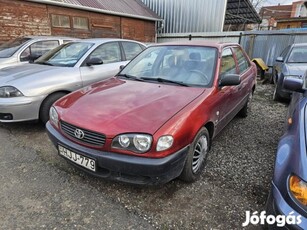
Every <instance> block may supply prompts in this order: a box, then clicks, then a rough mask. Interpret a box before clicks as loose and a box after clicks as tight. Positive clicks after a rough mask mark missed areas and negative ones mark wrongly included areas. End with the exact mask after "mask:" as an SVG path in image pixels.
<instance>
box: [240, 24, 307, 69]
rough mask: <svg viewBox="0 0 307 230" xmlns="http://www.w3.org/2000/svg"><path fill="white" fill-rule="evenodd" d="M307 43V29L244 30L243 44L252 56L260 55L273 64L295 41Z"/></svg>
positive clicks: (267, 62) (268, 63)
mask: <svg viewBox="0 0 307 230" xmlns="http://www.w3.org/2000/svg"><path fill="white" fill-rule="evenodd" d="M303 42H305V43H307V30H301V29H297V30H279V31H274V30H273V31H254V32H244V33H243V34H242V37H241V45H242V46H243V48H244V49H245V51H246V52H247V53H248V55H249V56H250V57H251V58H255V57H260V58H262V59H263V61H264V62H265V63H266V64H267V65H268V66H269V67H271V66H273V64H274V61H275V59H276V57H278V56H279V55H280V53H281V52H282V51H283V50H284V48H286V47H287V46H288V45H290V44H293V43H303Z"/></svg>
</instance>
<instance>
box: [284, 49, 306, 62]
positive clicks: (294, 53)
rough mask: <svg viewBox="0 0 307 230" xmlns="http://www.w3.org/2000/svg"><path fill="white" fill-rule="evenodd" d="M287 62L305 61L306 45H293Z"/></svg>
mask: <svg viewBox="0 0 307 230" xmlns="http://www.w3.org/2000/svg"><path fill="white" fill-rule="evenodd" d="M288 62H289V63H307V47H303V46H298V47H293V49H292V50H291V53H290V55H289V57H288Z"/></svg>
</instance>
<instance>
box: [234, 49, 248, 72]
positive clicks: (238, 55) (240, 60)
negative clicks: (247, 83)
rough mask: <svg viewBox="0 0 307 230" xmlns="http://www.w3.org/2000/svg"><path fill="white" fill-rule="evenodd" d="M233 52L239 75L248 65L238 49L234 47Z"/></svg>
mask: <svg viewBox="0 0 307 230" xmlns="http://www.w3.org/2000/svg"><path fill="white" fill-rule="evenodd" d="M233 50H234V53H235V55H236V58H237V62H238V66H239V71H240V73H243V72H244V71H245V70H247V69H248V68H249V65H250V63H249V61H248V59H247V58H246V57H245V55H244V54H243V52H242V50H241V49H240V48H239V47H234V48H233Z"/></svg>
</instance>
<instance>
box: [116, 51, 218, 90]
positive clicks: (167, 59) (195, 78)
mask: <svg viewBox="0 0 307 230" xmlns="http://www.w3.org/2000/svg"><path fill="white" fill-rule="evenodd" d="M216 56H217V50H216V49H215V48H212V47H197V46H161V47H160V46H157V47H154V46H153V47H149V48H147V49H145V50H144V51H143V52H142V53H141V54H140V55H138V56H137V57H136V58H135V59H133V60H132V61H131V62H130V63H129V64H128V65H127V66H126V68H125V69H124V70H123V71H122V72H121V74H126V75H131V76H135V77H137V78H141V79H145V80H151V79H152V80H153V81H154V80H156V81H159V80H161V79H163V80H168V81H175V82H178V83H183V84H185V85H191V86H204V87H207V86H209V85H211V83H212V82H213V75H214V72H215V71H214V70H215V63H216Z"/></svg>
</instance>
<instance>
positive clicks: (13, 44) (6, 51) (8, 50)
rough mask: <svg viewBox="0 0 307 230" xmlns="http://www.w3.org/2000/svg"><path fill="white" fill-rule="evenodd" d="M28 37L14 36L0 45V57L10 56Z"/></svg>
mask: <svg viewBox="0 0 307 230" xmlns="http://www.w3.org/2000/svg"><path fill="white" fill-rule="evenodd" d="M29 40H30V38H16V39H14V40H11V41H8V42H5V43H3V44H2V45H0V58H8V57H11V56H12V55H13V54H14V53H15V52H16V51H17V50H18V49H19V48H20V47H22V46H23V45H24V44H25V43H26V42H27V41H29Z"/></svg>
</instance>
